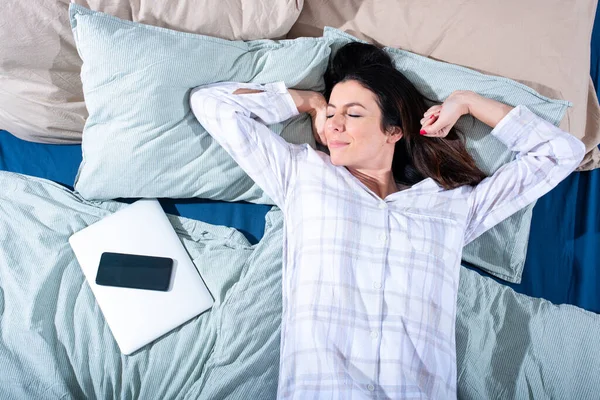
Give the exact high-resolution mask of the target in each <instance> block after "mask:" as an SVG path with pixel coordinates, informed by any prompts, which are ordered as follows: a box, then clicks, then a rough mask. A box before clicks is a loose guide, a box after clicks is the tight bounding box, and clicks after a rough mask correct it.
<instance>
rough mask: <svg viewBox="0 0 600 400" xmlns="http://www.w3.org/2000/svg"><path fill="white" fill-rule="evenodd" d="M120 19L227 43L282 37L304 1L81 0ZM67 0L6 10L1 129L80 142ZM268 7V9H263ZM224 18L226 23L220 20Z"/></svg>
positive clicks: (9, 0) (6, 5) (16, 2)
mask: <svg viewBox="0 0 600 400" xmlns="http://www.w3.org/2000/svg"><path fill="white" fill-rule="evenodd" d="M77 2H78V3H80V4H84V5H89V6H90V7H92V8H93V9H95V10H97V11H106V12H108V13H113V14H116V15H118V16H120V17H121V18H124V19H129V20H133V21H139V22H145V23H148V24H152V25H157V26H163V27H168V28H172V29H175V30H178V31H184V32H190V33H197V34H205V35H211V36H218V37H221V38H223V39H229V40H240V39H244V40H249V39H265V38H277V37H282V36H284V35H285V34H286V33H287V31H288V30H289V28H290V26H291V25H292V24H293V23H294V21H295V20H296V19H297V17H298V14H299V13H300V10H301V9H302V4H303V1H302V0H262V1H260V2H242V1H241V0H228V1H226V2H224V1H221V0H211V1H203V2H202V6H201V7H199V6H198V2H195V1H178V2H177V5H176V6H173V5H172V4H171V3H167V2H144V1H140V0H120V1H98V0H89V1H85V0H78V1H77ZM68 8H69V0H36V1H35V3H31V2H26V1H21V0H5V1H3V3H2V13H0V37H1V38H2V40H1V41H0V129H6V130H8V131H10V132H11V133H12V134H14V135H17V136H19V137H21V138H23V139H26V140H30V141H35V142H42V143H80V142H81V133H82V131H83V127H84V124H85V120H86V118H87V116H88V112H87V109H86V108H85V103H84V98H83V90H82V87H81V85H82V84H81V78H80V72H81V59H80V58H79V56H78V55H77V50H76V48H75V42H74V40H73V34H72V32H71V26H70V23H69V12H68ZM265 10H268V12H265ZM223 20H225V21H227V23H222V22H223Z"/></svg>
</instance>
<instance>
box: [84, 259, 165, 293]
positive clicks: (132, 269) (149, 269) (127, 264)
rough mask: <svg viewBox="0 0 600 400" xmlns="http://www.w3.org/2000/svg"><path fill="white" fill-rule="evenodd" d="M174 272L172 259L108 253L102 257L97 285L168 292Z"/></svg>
mask: <svg viewBox="0 0 600 400" xmlns="http://www.w3.org/2000/svg"><path fill="white" fill-rule="evenodd" d="M172 270H173V260H172V259H171V258H165V257H152V256H141V255H136V254H123V253H109V252H107V253H102V255H101V256H100V265H99V266H98V274H97V275H96V284H98V285H103V286H118V287H124V288H132V289H147V290H160V291H165V292H166V291H167V290H169V285H170V283H171V272H172Z"/></svg>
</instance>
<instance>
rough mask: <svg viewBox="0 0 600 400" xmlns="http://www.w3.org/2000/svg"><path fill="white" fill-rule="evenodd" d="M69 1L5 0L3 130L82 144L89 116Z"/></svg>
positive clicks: (0, 79) (0, 64) (0, 32)
mask: <svg viewBox="0 0 600 400" xmlns="http://www.w3.org/2000/svg"><path fill="white" fill-rule="evenodd" d="M68 8H69V1H68V0H63V1H60V0H39V1H36V2H35V5H33V4H32V3H31V2H27V1H22V0H4V2H3V3H2V12H1V13H0V37H1V38H2V40H0V55H1V56H0V129H5V130H7V131H9V132H11V133H12V134H14V135H16V136H18V137H20V138H22V139H26V140H31V141H36V142H43V143H78V142H80V141H81V131H82V130H83V124H84V123H85V119H86V118H87V110H86V109H85V103H84V102H83V92H82V90H81V79H80V78H79V72H80V69H81V59H80V58H79V56H78V55H77V50H76V49H75V43H74V41H73V34H72V33H71V29H70V26H69V13H68Z"/></svg>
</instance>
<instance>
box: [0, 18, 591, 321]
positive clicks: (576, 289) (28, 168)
mask: <svg viewBox="0 0 600 400" xmlns="http://www.w3.org/2000/svg"><path fill="white" fill-rule="evenodd" d="M591 46H592V57H591V76H592V78H593V79H594V83H595V85H596V90H597V91H598V88H599V87H600V85H599V83H600V7H599V8H598V10H597V12H596V22H595V25H594V31H593V34H592V42H591ZM80 162H81V146H79V145H48V144H38V143H30V142H26V141H23V140H20V139H17V138H16V137H14V136H12V135H10V134H9V133H8V132H6V131H0V169H2V170H7V171H13V172H20V173H24V174H28V175H33V176H38V177H41V178H46V179H50V180H53V181H55V182H58V183H61V184H63V185H65V186H68V187H72V185H73V182H74V181H75V176H76V174H77V168H78V166H79V163H80ZM0 190H1V188H0ZM160 201H161V204H162V206H163V208H164V209H165V211H167V212H169V213H171V214H175V215H180V216H184V217H187V218H192V219H197V220H202V221H205V222H208V223H211V224H215V225H226V226H231V227H234V228H236V229H238V230H240V231H241V232H242V233H244V234H245V235H246V237H247V238H248V239H249V240H250V242H252V243H256V242H258V241H259V240H260V238H261V237H262V236H263V233H264V216H265V214H266V213H267V211H268V210H269V209H270V207H269V206H263V205H255V204H247V203H224V202H218V201H209V200H194V199H191V200H173V199H160ZM527 251H528V252H527V261H526V263H525V269H524V273H523V279H522V282H521V283H520V284H518V285H516V284H511V285H509V286H511V287H512V288H514V289H515V290H516V291H517V292H520V293H524V294H527V295H530V296H534V297H541V298H545V299H548V300H550V301H552V302H553V303H556V304H564V303H566V304H573V305H576V306H579V307H582V308H584V309H587V310H590V311H593V312H596V313H600V296H598V295H597V293H600V271H599V270H600V267H599V266H600V169H598V170H594V171H590V172H578V173H573V174H572V175H570V176H569V177H567V179H565V180H564V181H563V182H561V183H560V184H559V185H558V186H557V187H556V188H555V189H553V190H552V191H551V192H550V193H548V194H547V195H546V196H544V197H542V198H541V199H539V200H538V202H537V204H536V206H535V207H534V209H533V219H532V226H531V234H530V238H529V245H528V250H527ZM475 270H476V271H477V272H479V273H481V274H484V275H485V273H483V272H481V271H479V270H477V269H475ZM500 282H502V283H505V284H506V282H503V281H500Z"/></svg>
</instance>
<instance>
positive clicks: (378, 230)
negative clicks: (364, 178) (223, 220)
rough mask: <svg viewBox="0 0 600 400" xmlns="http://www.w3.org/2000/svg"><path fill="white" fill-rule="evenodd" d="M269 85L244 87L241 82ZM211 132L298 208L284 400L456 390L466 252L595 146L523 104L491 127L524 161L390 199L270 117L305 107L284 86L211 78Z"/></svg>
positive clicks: (287, 247)
mask: <svg viewBox="0 0 600 400" xmlns="http://www.w3.org/2000/svg"><path fill="white" fill-rule="evenodd" d="M242 87H243V88H251V89H261V90H263V91H264V92H262V93H257V94H244V95H233V94H232V93H233V92H234V91H235V89H237V88H242ZM190 102H191V107H192V110H193V112H194V114H195V115H196V117H197V118H198V120H199V121H200V123H201V124H202V125H203V126H204V127H205V128H206V130H207V131H208V132H209V133H210V134H211V135H212V136H213V137H214V139H215V140H217V141H218V142H219V143H220V144H221V145H222V146H223V147H224V148H225V149H226V150H227V152H228V153H229V154H230V155H231V156H232V157H233V158H234V159H235V160H236V161H237V163H238V164H239V165H240V166H241V168H243V169H244V170H245V171H246V172H247V173H248V175H249V176H250V177H251V178H252V179H253V180H254V181H255V182H256V183H257V184H258V185H259V186H260V187H261V188H262V189H263V190H264V191H265V192H266V193H267V194H268V195H269V196H270V197H271V199H272V200H273V201H274V202H275V204H277V206H279V207H280V208H281V209H282V210H283V212H284V215H285V236H284V243H283V249H284V250H283V251H284V258H283V259H284V264H283V288H282V290H283V318H282V329H281V358H280V372H279V385H278V393H277V394H278V398H286V399H288V398H289V399H321V398H323V399H325V398H326V399H331V398H333V399H345V400H346V399H363V398H365V399H387V398H392V399H398V398H402V399H408V398H410V399H425V398H427V399H451V398H456V381H457V376H456V350H455V337H454V329H455V316H456V295H457V288H458V282H459V266H460V260H461V253H462V247H463V246H464V245H465V244H467V243H469V242H470V241H472V240H473V239H475V238H476V237H477V236H479V235H480V234H481V233H483V232H485V231H486V230H487V229H490V228H491V227H493V226H494V225H496V224H497V223H499V222H501V221H502V220H504V219H505V218H507V217H508V216H510V215H511V214H513V213H514V212H516V211H517V210H519V209H521V208H522V207H524V206H526V205H527V204H530V203H531V202H533V201H534V200H536V199H537V198H539V197H540V196H542V195H543V194H545V193H546V192H548V191H549V190H550V189H552V188H553V187H554V186H556V185H557V184H558V183H559V182H560V181H561V180H562V179H564V178H565V177H566V176H567V175H568V174H569V173H571V172H572V171H573V170H574V169H575V168H576V167H577V165H578V164H579V162H580V161H581V160H582V158H583V155H584V153H585V148H584V146H583V143H581V141H579V140H578V139H576V138H575V137H573V136H571V135H569V134H568V133H565V132H563V131H561V130H560V129H558V128H556V127H555V126H553V125H552V124H550V123H548V122H546V121H544V120H542V119H541V118H539V117H537V116H536V115H534V114H533V113H532V112H531V111H529V110H528V109H527V108H525V107H523V106H519V107H516V108H515V109H514V110H512V111H511V112H510V113H509V114H508V115H507V116H506V117H505V118H504V119H503V120H502V121H501V122H500V123H499V124H498V126H497V127H496V128H495V129H494V130H493V131H492V134H493V135H495V136H496V137H497V138H498V139H499V140H501V141H502V142H503V143H504V144H506V146H508V147H509V148H510V149H511V150H513V151H515V152H518V154H517V159H516V160H515V161H513V162H511V163H509V164H506V165H504V166H503V167H502V168H500V169H499V170H498V171H497V172H496V173H495V174H494V175H493V176H491V177H488V178H487V179H485V180H484V181H483V182H481V183H480V184H479V185H477V186H476V187H474V188H473V187H470V186H463V187H460V188H457V189H454V190H449V191H448V190H444V189H443V188H441V187H440V186H439V185H438V184H437V183H436V182H435V181H434V180H432V179H431V178H427V179H425V180H423V181H421V182H419V183H418V184H416V185H414V186H412V187H411V188H409V189H406V190H403V191H400V192H396V193H394V194H391V195H389V196H388V197H387V198H385V199H381V198H379V197H378V196H377V195H375V194H374V193H373V192H372V191H371V190H370V189H368V188H367V187H366V186H365V185H364V184H362V183H361V182H360V181H359V180H358V179H357V178H355V177H354V176H353V175H351V174H350V173H349V172H348V170H347V169H346V168H344V167H340V166H334V165H332V164H331V162H330V159H329V156H328V155H326V154H324V153H322V152H319V151H316V150H313V149H312V148H311V147H309V146H308V145H292V144H289V143H287V142H285V141H284V140H283V139H281V138H280V137H279V136H277V135H276V134H274V133H273V132H272V131H270V130H269V129H268V127H266V126H265V125H264V124H272V123H276V122H279V121H282V120H285V119H288V118H290V117H293V116H295V115H297V114H298V111H297V109H296V107H295V105H294V102H293V100H292V98H291V96H290V95H289V93H288V92H287V89H286V87H285V85H284V84H283V83H281V82H280V83H274V84H267V85H258V84H238V83H220V84H214V85H208V86H203V87H199V88H196V89H194V90H193V92H192V94H191V100H190Z"/></svg>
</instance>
